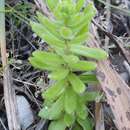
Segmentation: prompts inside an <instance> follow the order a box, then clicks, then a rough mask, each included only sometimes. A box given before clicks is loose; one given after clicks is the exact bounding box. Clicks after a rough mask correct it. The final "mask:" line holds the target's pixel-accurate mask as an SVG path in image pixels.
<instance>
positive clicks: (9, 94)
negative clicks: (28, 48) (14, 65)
mask: <svg viewBox="0 0 130 130" xmlns="http://www.w3.org/2000/svg"><path fill="white" fill-rule="evenodd" d="M0 8H1V10H3V12H0V46H1V57H2V65H3V75H4V100H5V107H6V112H7V118H8V126H9V130H20V125H19V123H18V119H17V109H16V100H15V90H14V88H13V85H12V77H11V75H10V71H9V67H8V65H7V57H6V40H5V13H4V10H5V1H4V0H0Z"/></svg>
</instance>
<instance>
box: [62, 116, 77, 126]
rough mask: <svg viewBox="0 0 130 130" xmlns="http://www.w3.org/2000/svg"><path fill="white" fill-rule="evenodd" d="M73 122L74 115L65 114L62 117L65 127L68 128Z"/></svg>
mask: <svg viewBox="0 0 130 130" xmlns="http://www.w3.org/2000/svg"><path fill="white" fill-rule="evenodd" d="M74 121H75V115H74V114H65V115H64V122H65V124H66V126H68V127H70V126H72V125H73V123H74Z"/></svg>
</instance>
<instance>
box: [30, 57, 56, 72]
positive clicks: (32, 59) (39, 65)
mask: <svg viewBox="0 0 130 130" xmlns="http://www.w3.org/2000/svg"><path fill="white" fill-rule="evenodd" d="M29 62H30V63H31V64H32V65H33V66H34V67H35V68H37V69H41V70H55V69H56V68H55V67H53V66H49V65H47V64H45V63H44V62H43V61H41V60H39V59H37V58H35V57H30V58H29Z"/></svg>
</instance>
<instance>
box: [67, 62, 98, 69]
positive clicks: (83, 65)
mask: <svg viewBox="0 0 130 130" xmlns="http://www.w3.org/2000/svg"><path fill="white" fill-rule="evenodd" d="M69 66H70V68H72V70H73V71H92V70H95V69H96V67H97V65H96V63H94V62H91V61H79V62H77V63H76V64H69Z"/></svg>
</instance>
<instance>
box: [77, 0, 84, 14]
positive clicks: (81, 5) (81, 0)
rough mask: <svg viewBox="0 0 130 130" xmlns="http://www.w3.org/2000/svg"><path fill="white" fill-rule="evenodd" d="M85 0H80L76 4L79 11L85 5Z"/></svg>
mask: <svg viewBox="0 0 130 130" xmlns="http://www.w3.org/2000/svg"><path fill="white" fill-rule="evenodd" d="M84 3H85V0H78V2H77V4H76V11H77V12H79V11H80V10H81V9H82V7H83V6H84Z"/></svg>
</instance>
